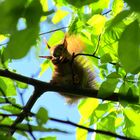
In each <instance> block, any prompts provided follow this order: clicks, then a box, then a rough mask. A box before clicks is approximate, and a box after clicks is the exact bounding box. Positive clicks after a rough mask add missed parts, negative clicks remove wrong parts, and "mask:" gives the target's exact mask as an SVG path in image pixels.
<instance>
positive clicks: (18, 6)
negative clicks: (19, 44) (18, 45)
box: [0, 0, 26, 34]
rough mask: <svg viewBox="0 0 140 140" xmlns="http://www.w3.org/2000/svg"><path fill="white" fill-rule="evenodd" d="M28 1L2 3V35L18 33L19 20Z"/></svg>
mask: <svg viewBox="0 0 140 140" xmlns="http://www.w3.org/2000/svg"><path fill="white" fill-rule="evenodd" d="M25 4H26V0H19V1H18V2H17V1H16V0H12V1H11V0H4V1H0V9H1V12H0V33H3V34H9V33H12V32H14V31H16V27H17V22H18V19H19V18H20V17H21V16H22V14H23V12H24V10H25Z"/></svg>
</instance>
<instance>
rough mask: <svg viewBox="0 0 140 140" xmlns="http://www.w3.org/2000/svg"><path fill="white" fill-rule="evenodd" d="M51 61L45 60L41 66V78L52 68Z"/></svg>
mask: <svg viewBox="0 0 140 140" xmlns="http://www.w3.org/2000/svg"><path fill="white" fill-rule="evenodd" d="M50 63H51V62H50V60H48V59H47V60H45V61H44V62H43V63H42V64H41V65H40V67H41V71H40V73H39V77H40V76H42V74H43V73H44V72H45V71H46V70H47V69H48V68H49V67H50Z"/></svg>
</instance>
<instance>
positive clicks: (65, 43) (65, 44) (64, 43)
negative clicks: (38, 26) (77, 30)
mask: <svg viewBox="0 0 140 140" xmlns="http://www.w3.org/2000/svg"><path fill="white" fill-rule="evenodd" d="M63 46H64V48H67V46H68V43H67V36H66V35H65V37H64V41H63Z"/></svg>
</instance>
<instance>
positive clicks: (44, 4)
mask: <svg viewBox="0 0 140 140" xmlns="http://www.w3.org/2000/svg"><path fill="white" fill-rule="evenodd" d="M40 3H41V5H42V10H43V12H47V11H48V0H40ZM46 19H47V16H42V17H41V21H45V20H46Z"/></svg>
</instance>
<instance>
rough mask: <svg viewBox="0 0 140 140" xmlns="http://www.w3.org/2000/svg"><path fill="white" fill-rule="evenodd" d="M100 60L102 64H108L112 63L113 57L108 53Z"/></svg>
mask: <svg viewBox="0 0 140 140" xmlns="http://www.w3.org/2000/svg"><path fill="white" fill-rule="evenodd" d="M100 60H101V63H108V62H112V57H111V55H110V54H109V53H106V54H104V55H103V56H102V57H101V59H100Z"/></svg>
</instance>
